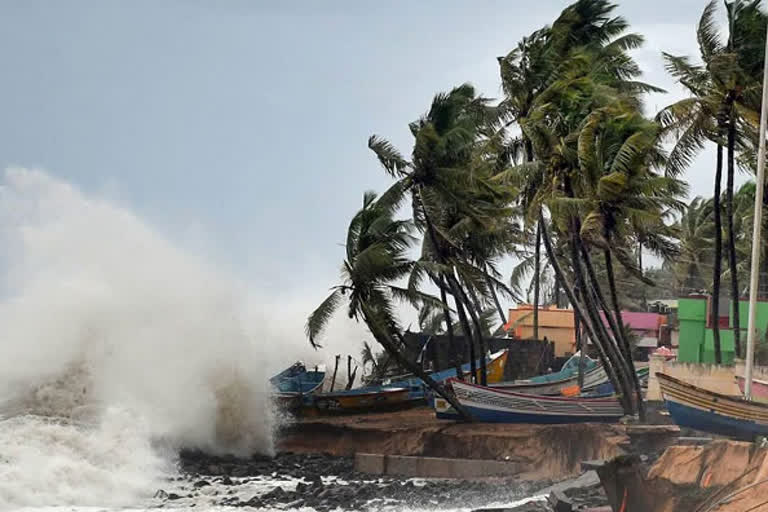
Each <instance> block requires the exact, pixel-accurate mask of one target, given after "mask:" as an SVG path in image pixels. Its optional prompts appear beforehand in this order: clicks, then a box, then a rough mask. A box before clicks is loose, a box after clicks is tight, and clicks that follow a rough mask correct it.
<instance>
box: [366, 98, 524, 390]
mask: <svg viewBox="0 0 768 512" xmlns="http://www.w3.org/2000/svg"><path fill="white" fill-rule="evenodd" d="M496 117H497V115H496V111H495V109H493V108H491V107H489V106H488V101H487V100H486V99H484V98H482V97H479V96H477V95H476V94H475V90H474V88H473V87H472V86H470V85H468V84H464V85H461V86H459V87H456V88H454V89H453V90H451V91H450V92H448V93H441V94H438V95H436V96H435V98H434V100H433V102H432V105H431V107H430V109H429V111H428V112H427V113H426V114H425V115H424V116H422V117H421V118H420V119H418V120H417V121H415V122H413V123H411V124H410V129H411V133H412V134H413V136H414V138H415V142H414V146H413V151H412V157H411V161H407V160H406V159H405V158H404V157H403V156H402V155H401V154H400V153H399V152H398V151H397V150H396V149H395V148H394V147H393V146H392V145H391V144H390V143H389V142H387V141H386V140H384V139H381V138H379V137H377V136H372V137H371V138H370V140H369V147H370V148H371V149H372V150H373V151H374V152H375V153H376V155H377V157H378V158H379V161H380V162H381V164H382V165H383V167H384V168H385V170H386V171H387V172H388V173H389V174H390V175H391V176H392V177H394V178H396V179H398V180H399V183H400V184H401V187H402V188H403V189H404V190H408V191H410V193H411V198H412V204H413V218H414V222H415V224H416V226H417V228H418V229H420V230H421V231H422V232H423V233H424V234H425V236H424V240H423V248H422V260H421V262H420V265H419V266H418V267H417V268H416V269H415V270H416V276H415V277H414V278H413V279H412V280H411V283H412V284H413V286H412V288H415V287H416V286H417V285H418V284H419V283H420V282H421V281H422V280H423V278H424V276H425V275H427V276H429V278H430V279H431V280H432V281H433V282H434V283H435V284H436V285H437V286H439V287H442V288H444V290H445V293H446V295H447V294H450V295H451V296H452V297H453V300H454V303H455V306H456V313H457V315H458V317H459V321H460V322H461V325H462V329H463V331H464V332H466V333H472V334H471V336H472V337H474V340H475V343H476V344H477V346H478V348H479V351H480V354H481V357H479V359H480V365H481V368H480V369H481V371H480V375H481V381H482V383H484V384H485V383H486V382H487V372H486V368H485V364H486V361H485V354H486V353H487V347H486V343H485V338H484V336H483V328H482V322H481V316H482V312H483V301H482V300H481V299H483V298H484V297H487V296H491V293H492V292H493V291H501V292H504V293H508V290H507V287H506V286H505V285H504V284H503V283H502V282H501V281H500V280H499V279H496V277H495V276H494V275H492V274H491V273H489V268H492V262H493V258H494V257H495V256H496V255H497V254H498V253H499V252H500V249H499V247H501V245H496V244H505V243H506V241H505V240H506V236H507V235H505V234H504V229H505V227H508V226H509V220H508V215H507V213H508V212H507V210H505V208H504V206H505V204H504V203H505V202H508V201H511V198H512V197H513V195H512V192H511V191H509V190H507V189H499V188H496V187H494V185H493V184H491V183H490V182H489V180H488V179H486V178H487V174H489V173H490V172H491V171H492V169H494V168H495V162H493V161H491V160H488V159H487V158H484V155H483V151H482V150H481V149H480V147H481V144H480V143H481V141H482V140H483V138H484V136H485V135H486V134H487V132H488V130H487V129H488V126H489V125H490V124H492V123H493V120H494V119H495V118H496ZM444 312H447V304H446V308H445V309H444ZM501 316H503V312H502V315H501ZM470 323H471V324H472V327H471V328H470ZM475 343H472V342H470V343H469V346H470V349H471V351H474V345H475ZM474 360H475V357H474V354H473V353H471V354H470V361H471V362H472V364H474ZM473 374H474V372H473Z"/></svg>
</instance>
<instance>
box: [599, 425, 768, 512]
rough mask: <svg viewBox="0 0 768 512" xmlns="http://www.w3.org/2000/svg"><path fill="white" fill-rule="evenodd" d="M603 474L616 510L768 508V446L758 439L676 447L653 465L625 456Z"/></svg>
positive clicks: (666, 511) (694, 511)
mask: <svg viewBox="0 0 768 512" xmlns="http://www.w3.org/2000/svg"><path fill="white" fill-rule="evenodd" d="M598 473H599V475H600V480H601V481H602V483H603V486H604V488H605V491H606V494H607V496H608V499H609V501H610V502H611V504H612V505H613V507H614V510H625V511H626V512H635V511H637V512H640V511H646V510H653V511H654V512H676V511H681V510H685V511H691V512H744V511H747V510H754V511H757V510H768V448H766V447H763V446H759V445H757V444H754V443H744V442H738V441H728V440H718V441H714V442H711V443H709V444H707V445H704V446H671V447H669V448H668V449H667V450H665V451H664V453H663V454H662V455H661V457H660V458H659V459H658V460H657V461H656V463H655V464H654V465H653V466H652V467H651V468H650V469H648V468H646V467H644V465H643V464H642V463H641V462H640V461H638V460H637V459H632V458H627V457H623V458H618V459H616V460H613V461H611V462H610V463H608V464H606V465H605V466H604V467H602V468H600V469H598Z"/></svg>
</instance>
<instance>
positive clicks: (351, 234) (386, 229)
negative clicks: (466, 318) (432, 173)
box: [306, 184, 470, 419]
mask: <svg viewBox="0 0 768 512" xmlns="http://www.w3.org/2000/svg"><path fill="white" fill-rule="evenodd" d="M401 198H402V190H401V189H400V187H399V184H395V185H394V186H393V187H392V188H390V189H389V190H388V191H387V192H386V193H385V194H384V195H382V196H381V198H380V199H378V200H376V194H374V193H373V192H367V193H366V194H365V195H364V196H363V207H362V209H361V210H360V211H359V212H358V213H357V214H356V215H355V216H354V217H353V218H352V221H351V222H350V224H349V228H348V230H347V242H346V259H345V260H344V262H343V264H342V267H341V275H342V278H343V282H342V284H339V285H336V286H334V287H333V288H332V291H331V294H330V295H329V296H328V297H327V298H326V299H325V300H324V301H323V302H322V303H321V304H320V305H319V306H318V307H317V309H316V310H315V311H313V312H312V314H311V315H309V318H308V319H307V325H306V334H307V337H308V338H309V342H310V343H311V344H312V346H314V347H318V346H319V344H318V340H319V337H320V335H321V334H322V332H323V330H324V328H325V327H326V325H327V324H328V321H329V320H330V319H331V317H332V316H333V314H334V313H335V311H336V310H337V309H338V308H339V307H340V306H341V304H342V302H343V301H344V300H345V299H346V300H347V301H348V308H347V314H348V316H349V317H350V318H352V319H354V320H356V321H359V320H363V321H364V322H365V323H366V325H367V326H368V329H369V330H370V331H371V334H372V335H373V337H374V338H375V339H376V341H377V342H378V343H379V344H380V345H381V346H382V347H383V348H384V350H385V351H386V352H387V353H388V354H390V355H391V356H392V357H393V359H394V360H395V361H396V362H397V363H398V364H399V365H400V366H402V367H403V368H405V369H407V370H408V371H410V372H412V373H413V374H414V375H416V376H417V377H419V378H420V379H422V380H423V381H424V383H426V385H427V386H429V387H430V388H431V389H432V390H433V391H434V392H435V393H437V394H438V395H440V396H442V397H443V398H445V399H446V400H447V401H448V402H449V403H450V404H451V405H452V406H453V407H454V408H456V410H457V411H459V412H460V414H461V415H462V416H463V417H464V418H465V419H470V417H469V415H468V414H467V412H466V411H465V410H464V408H463V407H462V406H461V405H460V404H459V403H458V402H457V401H456V399H455V397H454V396H453V395H452V394H450V393H448V392H446V390H445V389H444V388H443V386H441V385H440V384H439V383H437V382H435V381H434V380H433V379H432V378H431V377H430V376H429V375H428V374H427V373H425V372H424V371H423V370H422V369H421V367H420V366H419V365H417V364H415V363H414V362H412V361H411V360H410V359H409V358H408V357H406V355H405V353H404V350H403V348H404V346H405V342H404V340H403V335H402V328H401V327H400V325H399V323H398V321H397V317H396V314H395V306H394V301H395V300H397V299H405V300H407V301H408V302H410V303H412V304H414V305H417V304H421V303H423V302H433V303H434V302H437V300H436V299H434V298H432V297H431V296H428V295H426V294H423V293H421V292H418V291H415V290H408V289H405V288H402V287H399V286H396V285H395V284H393V283H394V282H397V281H398V280H402V279H404V278H406V277H407V276H408V275H409V274H410V272H411V271H412V269H413V266H414V262H413V261H412V260H410V259H409V258H408V257H407V251H408V249H409V248H410V247H411V246H412V244H413V243H414V241H415V240H414V237H413V236H412V234H411V233H412V229H413V225H412V223H411V222H410V221H407V220H395V219H394V218H393V215H394V212H395V211H396V209H397V207H398V206H399V204H400V202H401Z"/></svg>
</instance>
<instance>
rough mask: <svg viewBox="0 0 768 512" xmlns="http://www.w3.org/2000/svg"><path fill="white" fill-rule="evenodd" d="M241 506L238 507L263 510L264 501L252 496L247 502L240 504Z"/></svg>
mask: <svg viewBox="0 0 768 512" xmlns="http://www.w3.org/2000/svg"><path fill="white" fill-rule="evenodd" d="M241 503H242V504H241V505H239V506H241V507H253V508H263V507H264V501H263V500H262V499H261V498H260V497H258V496H254V497H253V498H251V499H249V500H248V501H245V502H241Z"/></svg>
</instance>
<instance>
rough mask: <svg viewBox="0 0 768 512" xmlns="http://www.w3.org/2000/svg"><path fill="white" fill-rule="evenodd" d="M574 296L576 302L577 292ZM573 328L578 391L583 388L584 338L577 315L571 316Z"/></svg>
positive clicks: (575, 291) (576, 291)
mask: <svg viewBox="0 0 768 512" xmlns="http://www.w3.org/2000/svg"><path fill="white" fill-rule="evenodd" d="M574 295H575V296H576V299H577V300H578V299H579V291H578V290H574ZM573 328H574V331H575V335H576V349H577V350H578V351H579V376H578V381H577V382H578V385H579V389H581V388H583V387H584V353H585V352H586V349H585V347H584V337H583V336H582V335H581V320H580V319H579V315H573Z"/></svg>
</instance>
